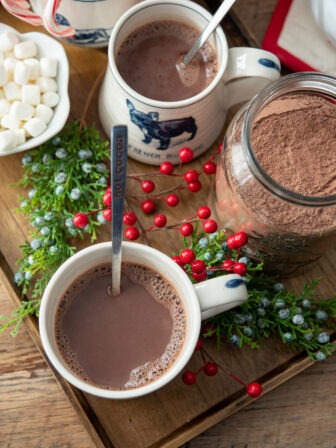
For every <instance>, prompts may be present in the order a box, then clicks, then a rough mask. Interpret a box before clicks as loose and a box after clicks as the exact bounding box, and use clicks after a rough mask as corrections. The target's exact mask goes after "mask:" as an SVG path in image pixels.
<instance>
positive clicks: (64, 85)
mask: <svg viewBox="0 0 336 448" xmlns="http://www.w3.org/2000/svg"><path fill="white" fill-rule="evenodd" d="M5 31H12V32H15V33H16V34H17V35H18V36H19V38H20V40H21V41H24V40H30V41H34V42H35V43H36V45H37V47H38V56H37V57H38V58H39V59H40V58H41V57H52V58H55V59H57V60H58V70H57V76H56V82H57V86H58V92H57V93H58V95H59V103H58V104H57V106H56V107H55V108H53V111H54V114H53V116H52V118H51V120H50V122H49V123H48V127H47V129H46V130H45V131H44V132H43V133H42V134H40V135H38V136H37V137H31V138H27V140H26V141H25V142H24V143H23V144H22V145H19V146H16V147H15V148H12V149H8V150H5V151H2V152H0V156H7V155H10V154H14V153H17V152H21V151H26V150H28V149H33V148H36V147H37V146H39V145H41V144H42V143H44V142H46V141H48V140H50V139H51V138H52V137H53V136H54V135H56V134H57V133H58V132H60V131H61V130H62V129H63V127H64V125H65V123H66V121H67V119H68V116H69V112H70V100H69V94H68V84H69V62H68V58H67V55H66V53H65V51H64V48H63V46H62V45H61V44H60V43H59V42H57V41H56V40H55V39H53V38H52V37H50V36H47V35H45V34H42V33H35V32H33V33H25V34H20V33H18V32H17V31H16V30H15V29H14V28H12V27H10V26H8V25H5V24H3V23H0V33H3V32H5Z"/></svg>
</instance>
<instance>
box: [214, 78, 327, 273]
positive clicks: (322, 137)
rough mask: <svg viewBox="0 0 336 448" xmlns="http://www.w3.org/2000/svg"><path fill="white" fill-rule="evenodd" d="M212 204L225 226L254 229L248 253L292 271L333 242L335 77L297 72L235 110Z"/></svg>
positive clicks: (278, 269) (275, 268)
mask: <svg viewBox="0 0 336 448" xmlns="http://www.w3.org/2000/svg"><path fill="white" fill-rule="evenodd" d="M219 157H220V160H219V163H218V169H217V174H216V183H215V197H214V198H213V199H212V208H213V210H214V213H215V215H216V218H217V220H218V222H219V223H220V225H221V227H222V228H225V229H227V230H229V231H233V232H237V231H244V232H246V233H247V234H248V235H249V243H248V247H247V255H248V256H250V257H252V258H254V259H260V260H263V262H264V267H265V269H266V270H267V271H271V272H275V273H279V274H282V275H290V274H294V273H296V272H298V271H301V270H302V269H303V268H305V267H306V266H307V265H310V264H311V263H313V262H315V261H317V260H318V259H319V258H320V257H321V256H322V255H323V254H324V253H325V251H326V250H327V249H328V248H329V247H330V246H331V245H332V244H333V242H336V78H333V77H331V76H327V75H323V74H321V73H308V72H304V73H295V74H291V75H287V76H284V77H282V78H281V79H280V80H278V81H275V82H274V83H272V84H270V85H269V86H267V87H266V88H265V89H263V90H262V91H261V92H260V93H259V94H258V95H257V96H255V97H254V98H253V99H252V100H251V101H250V102H249V103H247V104H246V105H245V106H244V107H243V108H242V109H241V110H240V111H239V112H238V113H237V114H236V116H235V117H234V118H233V120H232V122H231V124H230V126H229V128H228V130H227V132H226V135H225V138H224V144H223V149H222V152H221V154H220V156H219Z"/></svg>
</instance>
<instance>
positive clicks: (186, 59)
mask: <svg viewBox="0 0 336 448" xmlns="http://www.w3.org/2000/svg"><path fill="white" fill-rule="evenodd" d="M235 1H236V0H224V1H223V3H222V4H221V6H220V7H219V8H218V9H217V11H216V12H215V14H214V15H213V17H212V19H211V20H210V21H209V23H208V24H207V26H206V27H205V28H204V30H203V31H202V33H201V34H200V36H199V37H198V38H197V39H196V41H195V42H194V44H193V46H192V47H191V48H190V50H189V51H188V53H187V54H186V55H185V56H183V57H182V59H181V60H179V61H178V62H177V64H176V68H177V71H178V73H179V75H180V76H181V79H182V81H184V78H185V77H186V76H185V75H186V73H185V69H186V67H187V65H188V64H189V63H190V62H191V60H192V59H193V58H194V56H195V55H196V54H197V53H198V52H199V50H200V48H201V47H202V45H203V44H204V43H205V42H206V41H207V40H208V38H209V36H210V35H211V34H212V33H213V32H214V30H215V29H216V27H217V26H218V25H219V23H220V22H221V20H222V19H223V18H224V16H225V14H226V13H227V12H228V11H229V9H230V8H231V6H232V5H233V4H234V2H235Z"/></svg>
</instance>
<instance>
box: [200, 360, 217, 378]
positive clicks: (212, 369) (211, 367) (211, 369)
mask: <svg viewBox="0 0 336 448" xmlns="http://www.w3.org/2000/svg"><path fill="white" fill-rule="evenodd" d="M203 372H204V373H205V374H206V375H208V376H215V375H217V373H218V366H217V364H216V363H215V362H210V361H209V362H207V363H206V364H205V365H204V367H203Z"/></svg>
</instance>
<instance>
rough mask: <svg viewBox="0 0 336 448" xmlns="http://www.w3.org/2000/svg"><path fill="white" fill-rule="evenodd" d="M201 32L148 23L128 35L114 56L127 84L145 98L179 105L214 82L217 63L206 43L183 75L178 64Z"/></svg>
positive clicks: (181, 25)
mask: <svg viewBox="0 0 336 448" xmlns="http://www.w3.org/2000/svg"><path fill="white" fill-rule="evenodd" d="M199 34H200V31H199V30H197V29H196V28H193V27H192V26H190V25H188V24H185V23H182V22H176V21H169V20H166V21H158V22H151V23H149V24H147V25H144V26H143V27H141V28H138V29H137V30H136V31H134V32H133V33H131V34H130V35H129V36H128V38H127V39H126V40H125V41H124V42H123V43H122V44H121V46H120V47H119V50H118V54H117V56H116V64H117V67H118V70H119V72H120V74H121V76H122V78H123V79H124V81H126V83H127V84H128V85H129V86H130V87H132V89H134V90H135V91H136V92H138V93H140V94H141V95H144V96H145V97H147V98H151V99H154V100H160V101H180V100H184V99H186V98H191V97H193V96H195V95H196V94H198V93H200V92H201V91H202V90H204V89H205V87H206V86H207V85H209V84H210V83H211V81H212V80H213V79H214V78H215V76H216V74H217V70H218V67H217V65H218V61H217V55H216V52H215V50H214V49H213V48H212V46H211V45H210V44H209V43H206V44H204V46H203V47H202V50H201V51H200V52H199V53H198V54H197V55H196V56H195V57H194V59H193V61H192V62H191V63H190V64H189V65H188V66H187V68H186V69H185V70H184V71H183V76H181V75H180V74H179V72H178V70H177V63H178V62H179V61H180V60H181V57H183V56H184V55H185V54H186V53H187V52H188V51H189V49H190V48H191V46H192V44H193V42H194V41H195V39H196V38H197V37H198V35H199Z"/></svg>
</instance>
